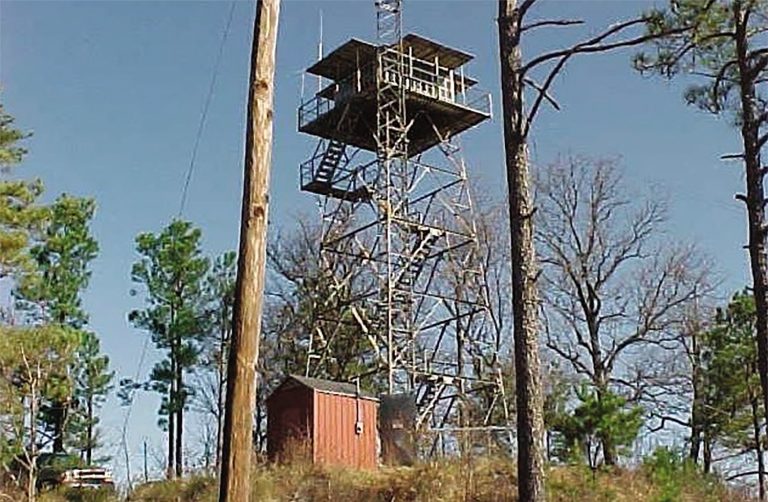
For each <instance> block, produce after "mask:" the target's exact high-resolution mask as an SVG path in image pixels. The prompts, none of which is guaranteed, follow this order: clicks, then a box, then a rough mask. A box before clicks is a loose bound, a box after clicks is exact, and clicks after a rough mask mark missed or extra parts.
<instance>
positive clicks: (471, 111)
mask: <svg viewBox="0 0 768 502" xmlns="http://www.w3.org/2000/svg"><path fill="white" fill-rule="evenodd" d="M389 49H391V50H387V48H386V47H385V48H383V50H382V47H378V46H376V45H373V44H371V43H368V42H364V41H361V40H358V39H351V40H349V41H348V42H346V43H344V44H343V45H341V46H340V47H338V48H337V49H335V50H334V51H332V52H331V53H330V54H328V55H327V56H325V57H323V58H322V59H320V60H319V61H317V62H316V63H315V64H314V65H312V66H311V67H309V68H308V69H307V73H309V74H311V75H315V76H317V77H318V78H319V79H321V81H323V79H325V81H329V82H330V83H329V84H328V85H325V86H324V87H322V88H321V89H320V90H319V91H318V92H317V93H316V94H315V95H314V96H313V97H312V98H310V99H309V100H307V101H305V102H303V103H302V104H301V106H300V107H299V112H298V122H299V124H298V125H299V131H301V132H304V133H307V134H310V135H313V136H317V137H319V138H323V139H326V140H329V141H330V145H328V147H327V148H326V149H325V150H324V151H322V152H317V154H316V156H315V157H313V158H312V159H310V160H308V161H307V162H305V163H304V164H303V165H302V169H301V171H302V173H301V177H302V189H303V190H305V191H309V192H314V193H318V194H321V195H329V196H332V197H333V196H334V193H333V192H334V191H333V189H332V185H333V184H334V183H333V181H334V178H336V177H338V176H339V175H340V174H341V173H337V172H336V167H337V166H338V164H339V160H340V158H341V156H342V154H343V150H344V148H345V147H347V146H350V147H356V148H360V149H362V150H367V151H371V152H375V153H378V154H379V156H382V155H383V154H384V152H382V151H381V150H382V143H387V141H386V140H385V141H382V138H381V135H382V126H384V127H386V126H387V124H382V118H381V115H382V114H383V113H385V112H386V107H387V103H386V102H384V103H383V102H382V101H386V98H384V99H382V89H383V88H388V90H389V93H390V94H392V93H402V94H401V96H400V102H404V103H405V110H404V112H405V113H404V114H403V115H404V116H405V117H407V118H406V119H405V122H407V124H405V123H404V124H403V132H404V133H405V134H404V136H405V138H406V141H405V143H406V145H407V146H403V148H402V149H401V150H402V151H401V152H400V153H399V154H398V155H396V156H404V157H406V158H411V157H414V156H417V155H419V154H420V153H423V152H425V151H426V150H428V149H430V148H432V147H433V146H436V145H438V144H440V143H441V142H443V141H445V140H447V139H449V138H451V137H452V136H454V135H456V134H458V133H461V132H462V131H465V130H467V129H469V128H471V127H473V126H475V125H477V124H479V123H480V122H482V121H484V120H486V119H488V118H490V116H491V96H490V93H488V92H485V91H482V90H480V89H478V88H477V87H476V84H477V81H476V80H474V79H472V78H471V77H469V76H468V75H467V74H466V73H465V71H464V66H465V65H466V64H467V63H468V62H469V61H471V60H472V59H473V56H472V55H470V54H467V53H465V52H462V51H459V50H456V49H453V48H450V47H447V46H445V45H442V44H439V43H437V42H434V41H432V40H429V39H427V38H424V37H422V36H420V35H416V34H408V35H406V36H404V37H403V38H402V39H401V41H400V43H397V44H394V46H391V47H390V48H389ZM396 105H397V103H396V102H395V101H393V102H392V106H396ZM401 113H402V112H401ZM395 115H396V114H395ZM386 120H387V119H386V118H384V119H383V121H384V122H386ZM389 125H392V124H389ZM384 134H387V135H388V137H390V140H389V142H391V141H392V138H391V134H389V133H387V132H384ZM395 134H396V133H395ZM403 154H404V155H403ZM358 174H359V173H358ZM336 196H337V197H340V198H355V199H359V198H360V197H363V196H364V195H363V194H362V192H358V193H341V192H338V193H336Z"/></svg>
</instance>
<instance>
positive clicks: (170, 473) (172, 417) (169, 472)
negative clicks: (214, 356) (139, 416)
mask: <svg viewBox="0 0 768 502" xmlns="http://www.w3.org/2000/svg"><path fill="white" fill-rule="evenodd" d="M173 366H174V362H173V358H171V367H173ZM174 387H175V383H174V382H173V381H172V382H171V385H170V388H169V390H168V394H169V396H168V467H167V469H166V476H167V477H168V479H173V478H174V476H175V472H176V470H175V469H174V468H173V465H174V462H175V459H176V454H175V445H176V427H174V425H175V422H176V414H175V413H174V411H173V406H174V404H173V402H174V396H175V395H176V392H175V391H174Z"/></svg>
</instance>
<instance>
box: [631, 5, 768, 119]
mask: <svg viewBox="0 0 768 502" xmlns="http://www.w3.org/2000/svg"><path fill="white" fill-rule="evenodd" d="M735 3H736V2H734V1H733V0H716V1H710V0H674V1H670V2H669V8H667V9H663V10H655V11H652V12H651V13H649V21H648V22H647V23H646V27H647V30H648V33H650V34H655V35H660V34H663V33H667V34H668V35H667V36H661V37H659V38H656V39H654V40H653V50H652V51H650V52H644V53H640V54H637V55H636V56H635V60H634V66H635V68H636V69H638V70H639V71H641V72H653V73H657V74H659V75H662V76H664V77H667V78H671V77H674V76H676V75H678V74H683V73H688V74H691V73H693V74H695V75H696V76H698V77H701V79H702V81H701V83H697V84H694V85H691V86H690V87H689V88H688V89H687V91H686V93H685V100H686V102H687V103H688V104H691V105H694V106H697V107H698V108H700V109H702V110H704V111H707V112H709V113H714V114H719V113H722V112H725V111H730V112H733V116H734V118H735V119H736V122H737V123H738V122H739V120H740V113H741V103H740V98H741V96H740V89H739V76H740V75H739V72H740V69H739V65H738V64H736V56H737V54H736V50H737V46H736V35H735V34H736V28H737V23H736V20H737V19H738V17H737V16H736V15H735V14H734V12H735V11H736V10H735V9H734V5H735ZM739 5H740V9H741V12H744V11H746V10H747V9H749V10H751V11H752V12H753V13H755V12H759V11H761V10H763V11H764V9H765V7H766V3H765V1H764V0H749V1H745V2H740V3H739ZM745 19H747V26H746V32H747V37H748V38H749V37H752V36H755V37H756V36H759V34H760V33H761V31H760V28H761V26H760V23H763V22H764V21H763V20H762V16H759V15H752V16H746V17H745ZM755 56H760V57H762V55H759V54H755ZM751 57H752V55H751V54H750V58H751ZM748 65H749V66H752V62H749V63H748ZM763 66H764V65H763ZM759 71H760V70H759V69H757V70H755V74H754V76H757V75H758V73H759Z"/></svg>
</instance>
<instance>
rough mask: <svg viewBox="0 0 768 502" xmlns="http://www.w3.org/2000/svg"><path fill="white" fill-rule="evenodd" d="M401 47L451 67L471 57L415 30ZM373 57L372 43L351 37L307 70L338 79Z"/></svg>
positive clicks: (463, 62) (416, 56) (374, 53)
mask: <svg viewBox="0 0 768 502" xmlns="http://www.w3.org/2000/svg"><path fill="white" fill-rule="evenodd" d="M403 47H404V49H405V51H406V52H408V51H409V50H410V51H411V52H412V53H413V56H414V57H415V58H417V59H422V60H425V61H431V60H432V59H434V58H435V57H439V59H440V65H441V66H443V67H445V68H450V69H455V68H458V67H460V66H462V65H464V64H466V63H467V62H469V61H470V60H472V59H473V56H472V55H471V54H468V53H466V52H463V51H460V50H458V49H453V48H451V47H448V46H446V45H443V44H440V43H438V42H435V41H434V40H430V39H428V38H426V37H422V36H421V35H417V34H415V33H409V34H407V35H406V36H404V37H403ZM375 57H376V45H374V44H372V43H370V42H366V41H364V40H360V39H357V38H353V39H350V40H348V41H347V42H345V43H343V44H342V45H340V46H339V47H337V48H336V49H334V50H333V51H331V53H330V54H328V55H327V56H325V57H324V58H322V59H321V60H319V61H318V62H316V63H315V64H313V65H312V66H310V67H309V68H308V69H307V73H310V74H312V75H318V76H320V77H325V78H328V79H331V80H341V79H343V78H344V77H347V76H349V75H351V74H352V73H353V72H354V71H355V70H356V69H357V67H358V65H360V66H364V65H366V64H368V63H369V62H372V61H373V60H374V58H375Z"/></svg>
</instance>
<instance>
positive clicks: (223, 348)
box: [216, 302, 229, 472]
mask: <svg viewBox="0 0 768 502" xmlns="http://www.w3.org/2000/svg"><path fill="white" fill-rule="evenodd" d="M228 315H229V307H228V305H227V303H226V302H225V303H224V308H223V309H222V318H221V319H220V322H221V332H220V334H219V360H218V361H217V362H216V363H217V375H216V378H217V382H216V384H217V389H216V393H217V395H216V472H219V469H221V441H222V439H223V435H224V389H225V385H226V382H227V380H226V370H227V367H226V365H225V364H224V361H225V359H224V358H225V357H227V339H228V336H227V324H226V321H227V319H226V317H227V316H228Z"/></svg>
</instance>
